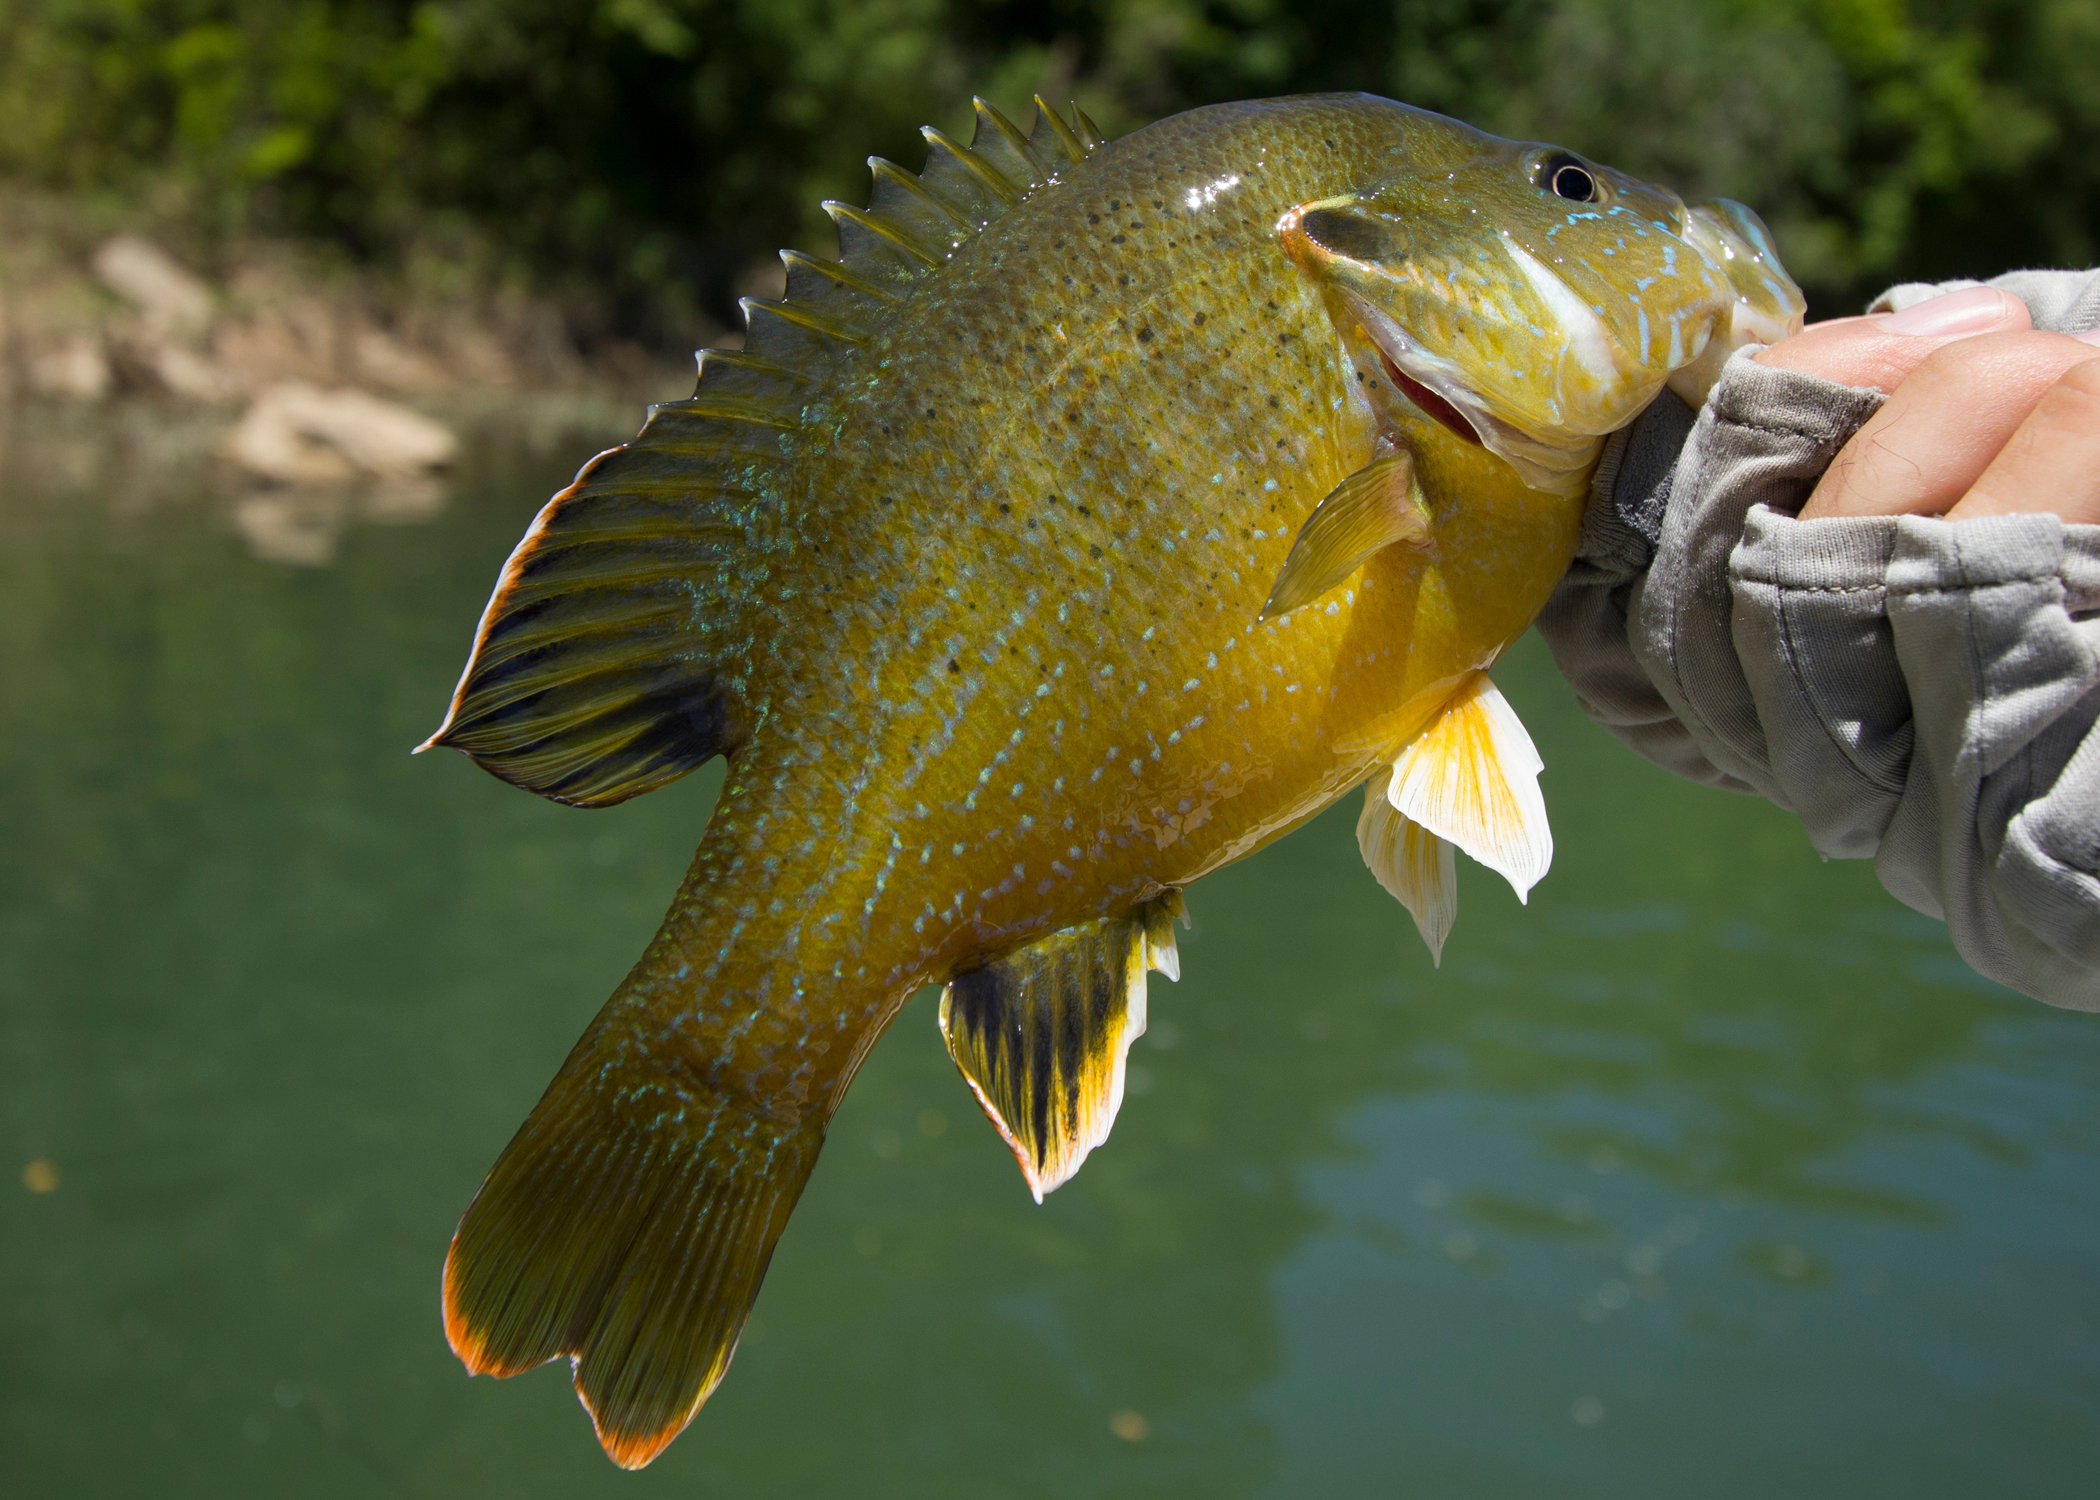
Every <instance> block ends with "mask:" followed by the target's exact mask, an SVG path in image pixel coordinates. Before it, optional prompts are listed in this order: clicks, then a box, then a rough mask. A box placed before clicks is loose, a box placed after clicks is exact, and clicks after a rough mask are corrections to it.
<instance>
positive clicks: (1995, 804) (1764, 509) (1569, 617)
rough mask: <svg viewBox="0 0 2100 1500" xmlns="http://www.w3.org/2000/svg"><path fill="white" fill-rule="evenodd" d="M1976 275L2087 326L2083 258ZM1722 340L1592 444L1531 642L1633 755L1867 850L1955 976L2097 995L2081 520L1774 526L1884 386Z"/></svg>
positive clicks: (2093, 784)
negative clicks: (1565, 553)
mask: <svg viewBox="0 0 2100 1500" xmlns="http://www.w3.org/2000/svg"><path fill="white" fill-rule="evenodd" d="M1990 284H1991V285H1993V286H1998V287H2003V288H2005V289H2006V290H2008V291H2010V292H2012V293H2014V294H2015V295H2016V296H2018V297H2020V298H2021V299H2022V300H2023V301H2025V302H2026V303H2027V305H2028V308H2029V309H2030V311H2031V312H2032V313H2033V315H2034V324H2035V327H2037V328H2042V329H2053V330H2057V331H2060V332H2067V333H2076V332H2082V331H2084V330H2086V329H2089V328H2093V327H2095V326H2100V273H2091V272H2079V273H2073V272H2063V271H2055V272H2052V271H2022V272H2015V273H2013V274H2012V275H2008V276H2001V277H1998V278H1997V279H1996V280H1994V281H1993V282H1991V283H1990ZM1973 285H1976V283H1974V282H1950V283H1947V284H1945V285H1942V286H1937V287H1934V286H1924V285H1918V284H1911V285H1905V286H1899V287H1896V288H1893V289H1892V290H1890V291H1888V292H1885V293H1883V294H1882V296H1881V298H1880V299H1878V300H1877V301H1876V303H1875V304H1874V307H1873V309H1872V310H1874V311H1890V310H1896V309H1900V308H1903V307H1906V306H1909V305H1910V304H1911V303H1914V302H1918V301H1922V300H1923V299H1925V298H1926V297H1929V296H1932V295H1934V294H1936V293H1938V292H1942V291H1952V290H1955V289H1956V288H1958V287H1963V286H1973ZM1749 353H1750V351H1747V350H1746V351H1744V352H1742V353H1739V354H1737V355H1736V356H1735V358H1733V359H1732V360H1731V361H1730V362H1729V364H1728V366H1727V368H1726V370H1725V371H1724V372H1723V374H1722V377H1721V379H1720V381H1719V383H1718V384H1717V385H1716V386H1715V387H1714V391H1713V395H1712V396H1711V398H1710V399H1709V400H1708V402H1707V404H1706V406H1705V407H1704V408H1703V409H1701V410H1700V411H1699V412H1698V413H1696V414H1695V413H1693V412H1692V411H1691V410H1690V409H1689V408H1687V407H1686V406H1685V405H1684V403H1683V402H1681V401H1679V400H1678V399H1677V398H1676V397H1675V396H1672V395H1670V394H1668V393H1667V392H1665V393H1664V395H1663V396H1662V398H1661V399H1660V400H1659V401H1658V402H1657V404H1656V405H1655V406H1653V407H1651V408H1649V410H1648V411H1647V412H1646V413H1645V414H1644V415H1643V416H1642V418H1641V420H1640V421H1639V422H1637V423H1635V424H1634V425H1633V426H1632V427H1631V428H1628V429H1627V430H1626V431H1625V432H1623V433H1620V434H1618V435H1617V436H1615V437H1614V438H1613V439H1612V440H1611V442H1610V444H1609V445H1608V446H1607V448H1606V449H1605V453H1604V457H1603V461H1602V463H1601V464H1600V466H1599V468H1598V471H1597V477H1596V479H1595V481H1594V483H1593V485H1592V487H1591V496H1590V508H1589V512H1588V515H1587V517H1586V519H1585V522H1584V527H1583V539H1582V546H1581V550H1580V553H1579V554H1578V556H1577V558H1576V562H1575V565H1574V567H1573V568H1572V569H1570V570H1569V573H1568V576H1567V577H1566V579H1565V580H1564V581H1563V582H1562V583H1561V585H1560V588H1559V589H1558V590H1557V591H1556V592H1555V593H1554V595H1553V598H1552V600H1551V601H1550V602H1549V603H1548V604H1547V606H1546V609H1545V612H1544V613H1543V614H1541V615H1540V617H1539V629H1540V631H1541V632H1542V633H1543V634H1544V635H1545V637H1546V640H1547V643H1548V644H1549V645H1550V646H1551V647H1552V649H1553V655H1554V659H1555V660H1556V661H1557V662H1558V663H1559V664H1560V668H1561V670H1562V672H1564V673H1565V674H1566V675H1567V677H1568V680H1569V681H1570V682H1571V683H1572V684H1573V685H1574V687H1575V692H1576V695H1577V696H1578V697H1579V698H1580V699H1581V701H1582V705H1583V707H1584V708H1585V709H1586V710H1587V711H1588V712H1589V714H1590V715H1591V717H1593V718H1595V719H1596V720H1598V721H1599V722H1600V723H1602V724H1603V725H1604V726H1605V727H1606V728H1608V729H1610V730H1611V731H1612V732H1613V733H1614V734H1616V735H1618V737H1619V738H1620V739H1622V740H1624V741H1626V743H1627V744H1629V745H1631V746H1632V747H1633V748H1634V749H1635V750H1637V751H1639V752H1640V753H1641V754H1642V755H1645V756H1646V757H1647V758H1648V759H1650V760H1652V761H1654V762H1656V763H1657V764H1658V765H1661V766H1663V767H1665V768H1666V769H1668V770H1671V771H1674V772H1676V773H1677V774H1678V775H1680V776H1686V777H1690V778H1691V779H1692V780H1694V781H1700V782H1704V783H1706V784H1707V785H1709V786H1716V787H1725V788H1727V789H1729V790H1731V791H1741V792H1755V793H1757V794H1759V795H1761V796H1764V797H1767V798H1770V799H1771V800H1772V801H1773V802H1776V803H1778V804H1779V805H1780V806H1781V807H1784V808H1786V809H1788V810H1789V811H1791V812H1793V813H1794V814H1796V815H1797V816H1798V817H1799V818H1800V819H1801V822H1802V824H1803V826H1804V827H1805V828H1806V829H1807V831H1808V837H1809V841H1810V842H1811V843H1812V844H1813V845H1814V846H1815V847H1816V848H1817V849H1818V850H1820V851H1821V852H1822V853H1823V854H1825V855H1827V856H1829V857H1831V858H1833V859H1872V860H1873V861H1874V866H1875V871H1876V873H1877V874H1878V875H1879V876H1880V877H1881V883H1882V884H1883V885H1884V886H1886V887H1887V888H1888V889H1889V891H1890V893H1891V894H1892V895H1894V896H1895V897H1896V899H1897V900H1899V901H1901V902H1903V903H1904V904H1905V905H1906V906H1910V907H1914V908H1916V909H1917V910H1918V911H1922V912H1926V913H1928V914H1930V915H1932V916H1934V917H1939V918H1941V919H1943V920H1944V921H1945V922H1946V923H1947V926H1948V928H1949V930H1950V932H1951V933H1952V935H1953V938H1954V945H1955V947H1956V948H1957V949H1959V950H1960V952H1961V955H1962V957H1963V958H1965V959H1967V960H1968V961H1969V963H1970V964H1972V965H1973V966H1974V967H1975V968H1976V969H1977V970H1978V971H1979V972H1981V973H1983V974H1986V975H1988V976H1990V977H1991V978H1992V979H1995V980H1998V981H1999V982H2001V983H2003V984H2007V985H2010V986H2012V987H2013V988H2014V989H2017V990H2022V991H2024V992H2026V993H2027V994H2029V995H2032V996H2034V997H2035V998H2036V999H2039V1000H2046V1001H2048V1002H2049V1003H2050V1004H2052V1005H2063V1006H2069V1007H2071V1008H2073V1009H2077V1010H2100V734H2095V733H2094V732H2093V730H2094V723H2095V720H2096V718H2100V618H2096V617H2095V616H2096V612H2100V526H2070V525H2065V524H2064V523H2063V522H2061V521H2059V520H2058V519H2057V518H2056V517H2054V516H2050V515H2026V516H1995V517H1986V518H1981V519H1977V520H1971V521H1955V522H1950V521H1943V520H1939V519H1936V518H1925V517H1918V516H1902V517H1846V518H1839V519H1827V520H1817V521H1801V520H1796V519H1795V516H1796V514H1797V512H1799V510H1800V509H1801V506H1802V505H1803V503H1805V502H1806V500H1807V499H1808V495H1809V492H1810V491H1811V490H1812V489H1814V488H1815V483H1816V480H1817V479H1818V478H1819V477H1820V476H1821V475H1822V473H1823V470H1824V469H1825V468H1827V467H1828V466H1829V464H1830V461H1831V459H1832V458H1833V457H1835V456H1836V454H1837V451H1838V449H1840V448H1841V447H1843V446H1844V444H1845V442H1846V440H1847V439H1848V438H1850V437H1851V436H1852V435H1853V434H1854V433H1855V432H1857V431H1858V430H1859V428H1860V425H1861V424H1862V423H1864V422H1865V421H1866V420H1867V418H1868V417H1870V416H1872V415H1873V414H1874V412H1875V411H1876V410H1877V409H1879V407H1880V405H1881V403H1882V401H1883V399H1884V397H1883V396H1882V395H1881V393H1880V392H1878V391H1872V390H1855V389H1852V388H1850V387H1847V386H1841V385H1836V384H1833V383H1831V382H1830V381H1827V380H1821V379H1818V378H1816V377H1814V376H1810V375H1803V374H1799V373H1797V372H1794V371H1788V370H1775V369H1769V368H1767V367H1766V366H1764V365H1760V364H1757V363H1756V362H1755V361H1753V360H1751V359H1750V358H1749V357H1748V356H1749Z"/></svg>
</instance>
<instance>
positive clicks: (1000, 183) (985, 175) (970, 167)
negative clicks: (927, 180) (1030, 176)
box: [919, 125, 1025, 228]
mask: <svg viewBox="0 0 2100 1500" xmlns="http://www.w3.org/2000/svg"><path fill="white" fill-rule="evenodd" d="M919 134H921V135H923V136H925V137H926V143H927V144H928V145H929V146H931V147H933V148H934V149H933V153H932V154H931V155H930V156H929V157H928V158H927V161H926V170H925V172H923V173H922V174H920V175H921V176H922V177H932V176H933V175H934V172H935V171H936V170H937V166H938V164H939V163H940V161H941V160H942V155H941V153H943V152H945V153H947V158H948V159H950V160H953V161H954V163H955V164H956V165H957V166H959V167H961V168H962V169H963V171H965V172H967V173H969V174H970V176H971V177H972V178H974V179H976V180H977V181H978V182H980V183H982V184H983V185H984V190H985V191H986V192H988V193H990V194H991V195H992V196H993V197H994V198H996V199H998V200H999V207H1000V208H1012V207H1013V206H1014V205H1015V204H1016V203H1019V202H1020V201H1021V194H1022V192H1023V191H1024V190H1025V189H1024V187H1023V186H1022V185H1021V184H1018V183H1014V182H1010V181H1008V180H1007V176H1006V174H1005V173H1004V172H1002V171H1000V170H999V169H998V168H997V167H995V166H993V165H992V164H991V163H990V162H988V161H986V160H985V159H984V158H983V157H982V156H980V155H978V153H976V152H975V151H972V150H971V149H970V148H969V147H968V146H964V145H959V144H958V143H957V142H956V141H955V140H953V139H952V138H951V137H949V136H948V135H947V134H945V133H944V132H942V131H939V130H936V129H934V128H933V127H932V126H931V125H926V126H922V127H920V130H919ZM990 221H991V216H989V215H988V216H987V217H986V219H985V223H989V222H990ZM978 227H979V228H982V227H983V225H982V224H980V225H979V226H978Z"/></svg>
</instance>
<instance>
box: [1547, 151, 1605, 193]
mask: <svg viewBox="0 0 2100 1500" xmlns="http://www.w3.org/2000/svg"><path fill="white" fill-rule="evenodd" d="M1539 186H1540V187H1542V188H1544V189H1545V190H1546V191H1547V192H1549V193H1551V194H1553V196H1554V197H1556V198H1566V199H1567V200H1568V201H1569V202H1571V203H1595V202H1596V201H1597V196H1598V194H1597V175H1596V174H1595V173H1594V172H1592V171H1591V170H1590V169H1589V168H1588V167H1585V166H1584V165H1583V164H1582V163H1581V162H1579V161H1577V160H1576V159H1575V158H1574V157H1572V156H1569V155H1568V154H1566V153H1565V152H1563V153H1561V154H1560V155H1558V156H1549V157H1547V158H1546V159H1545V160H1544V161H1542V162H1540V163H1539Z"/></svg>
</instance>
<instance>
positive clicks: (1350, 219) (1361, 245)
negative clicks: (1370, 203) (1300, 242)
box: [1301, 208, 1392, 260]
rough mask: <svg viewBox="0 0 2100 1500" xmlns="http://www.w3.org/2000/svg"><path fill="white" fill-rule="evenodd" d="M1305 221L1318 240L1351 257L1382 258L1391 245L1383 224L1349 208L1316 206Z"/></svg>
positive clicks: (1303, 221) (1359, 258) (1355, 258)
mask: <svg viewBox="0 0 2100 1500" xmlns="http://www.w3.org/2000/svg"><path fill="white" fill-rule="evenodd" d="M1301 222H1302V224H1303V227H1304V229H1305V232H1306V234H1308V235H1310V236H1311V237H1312V240H1313V243H1314V244H1317V245H1320V246H1322V247H1324V248H1326V249H1328V250H1332V251H1333V252H1334V253H1335V254H1336V255H1346V256H1348V257H1349V259H1351V260H1378V259H1379V258H1381V257H1382V256H1384V255H1385V253H1386V252H1387V250H1388V249H1389V248H1390V247H1391V243H1392V242H1391V240H1390V239H1389V238H1388V237H1387V235H1386V232H1385V226H1384V225H1383V224H1381V223H1379V222H1378V221H1377V220H1376V219H1372V218H1367V217H1365V216H1364V215H1363V214H1359V213H1351V212H1350V211H1349V210H1348V209H1346V208H1316V209H1314V210H1313V211H1312V212H1311V213H1309V214H1307V215H1306V216H1305V218H1304V219H1303V220H1302V221H1301Z"/></svg>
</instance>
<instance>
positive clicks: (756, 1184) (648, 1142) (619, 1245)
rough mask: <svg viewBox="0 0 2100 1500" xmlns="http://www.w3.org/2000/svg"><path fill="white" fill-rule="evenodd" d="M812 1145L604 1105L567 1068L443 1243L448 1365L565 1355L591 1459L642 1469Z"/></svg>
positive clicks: (687, 1391)
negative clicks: (596, 1453) (455, 1359)
mask: <svg viewBox="0 0 2100 1500" xmlns="http://www.w3.org/2000/svg"><path fill="white" fill-rule="evenodd" d="M674 1093H675V1094H676V1095H677V1096H676V1097H674V1096H673V1095H674ZM644 1122H649V1123H644ZM822 1137H823V1132H822V1127H821V1123H816V1124H803V1125H782V1124H781V1123H780V1122H778V1121H774V1120H771V1119H764V1118H755V1117H751V1116H747V1115H743V1114H741V1113H740V1112H738V1111H736V1110H734V1109H732V1108H731V1107H730V1106H729V1105H728V1104H726V1103H725V1102H723V1101H720V1100H714V1099H707V1098H697V1097H690V1096H687V1095H685V1094H684V1093H683V1091H674V1090H673V1089H672V1088H671V1087H670V1086H669V1085H668V1084H663V1083H658V1084H655V1085H652V1086H649V1087H646V1088H643V1089H639V1090H635V1091H633V1092H631V1093H629V1094H626V1095H621V1096H614V1097H610V1098H609V1097H607V1096H606V1095H605V1094H604V1093H603V1092H601V1090H600V1088H599V1086H598V1075H597V1073H596V1071H595V1069H594V1068H593V1069H592V1070H591V1071H589V1072H585V1071H584V1070H583V1069H579V1068H576V1067H575V1066H574V1060H573V1059H572V1064H571V1067H569V1068H564V1070H563V1072H562V1075H561V1076H560V1077H558V1078H556V1080H555V1082H554V1084H553V1086H552V1087H550V1088H549V1089H548V1091H547V1094H546V1096H545V1097H544V1098H543V1099H541V1101H540V1103H539V1106H538V1107H537V1108H536V1109H534V1110H533V1112H532V1114H531V1116H530V1117H529V1118H527V1120H526V1121H525V1124H524V1126H523V1127H522V1128H521V1129H520V1130H519V1131H518V1134H517V1136H516V1137H515V1138H514V1139H513V1140H512V1141H511V1143H510V1145H509V1146H508V1147H506V1148H505V1149H504V1152H503V1154H502V1156H500V1157H499V1158H497V1161H496V1165H495V1167H494V1168H493V1169H491V1171H490V1172H489V1175H488V1180H487V1181H486V1182H484V1183H483V1184H482V1187H481V1191H480V1192H479V1193H477V1194H476V1195H475V1198H474V1201H473V1203H472V1204H470V1205H469V1206H468V1208H467V1211H466V1214H465V1215H464V1216H463V1217H462V1218H461V1220H460V1223H459V1229H458V1231H457V1233H455V1234H454V1235H453V1238H452V1247H451V1250H450V1251H449V1252H448V1253H447V1255H446V1257H445V1280H444V1312H445V1337H446V1339H447V1340H448V1341H449V1342H450V1343H451V1345H452V1352H453V1353H455V1354H457V1355H458V1356H459V1358H460V1361H461V1363H463V1364H465V1365H466V1367H467V1370H468V1372H469V1373H470V1374H474V1375H496V1376H508V1375H516V1374H519V1373H521V1372H522V1371H525V1370H529V1369H532V1368H534V1367H536V1366H538V1365H542V1364H545V1363H547V1362H548V1361H549V1360H552V1359H557V1358H560V1357H561V1356H563V1355H567V1356H568V1358H569V1362H570V1366H571V1371H572V1376H573V1380H574V1384H575V1386H576V1394H577V1396H578V1398H579V1399H581V1400H582V1402H583V1405H584V1408H585V1409H586V1410H587V1411H589V1412H590V1414H591V1422H592V1424H593V1426H594V1427H595V1428H596V1429H597V1433H598V1442H599V1444H600V1445H601V1446H602V1447H603V1448H604V1449H605V1452H606V1455H607V1456H608V1457H609V1458H611V1459H612V1461H613V1462H614V1463H616V1464H619V1465H620V1466H621V1467H622V1468H627V1469H638V1468H641V1467H642V1466H643V1465H644V1464H646V1463H648V1462H649V1461H650V1460H651V1459H653V1458H655V1457H656V1455H657V1454H658V1453H660V1452H662V1451H663V1449H664V1448H665V1446H666V1445H668V1444H669V1443H670V1441H671V1440H672V1439H673V1438H675V1437H676V1436H678V1434H679V1433H680V1432H682V1431H683V1430H684V1429H685V1426H686V1424H687V1423H688V1422H690V1421H691V1420H692V1419H693V1417H694V1415H695V1414H696V1413H698V1411H699V1410H700V1407H701V1405H702V1403H704V1402H705V1401H706V1400H707V1397H708V1393H709V1392H711V1391H712V1390H713V1389H714V1387H715V1385H716V1383H717V1382H718V1381H720V1380H721V1378H722V1375H723V1373H724V1372H725V1371H726V1370H727V1369H728V1368H729V1361H730V1357H731V1355H733V1354H734V1353H735V1350H736V1341H737V1337H738V1335H739V1334H741V1333H742V1331H743V1327H744V1320H745V1318H746V1317H748V1316H749V1314H750V1311H751V1305H752V1303H753V1302H754V1301H755V1300H756V1299H757V1296H758V1289H759V1284H760V1283H761V1282H762V1281H763V1280H764V1279H765V1273H766V1265H767V1263H768V1262H769V1261H770V1260H771V1259H772V1255H773V1246H774V1244H775V1243H776V1242H777V1241H778V1240H779V1238H780V1233H781V1231H782V1230H783V1229H784V1228H786V1226H787V1219H788V1215H789V1213H790V1212H791V1211H792V1210H793V1208H794V1205H795V1200H796V1199H797V1198H798V1197H800V1196H801V1193H802V1186H803V1184H804V1183H805V1182H806V1181H808V1178H809V1173H810V1168H811V1167H812V1166H814V1165H815V1162H816V1156H817V1150H818V1147H819V1146H820V1145H821V1144H822Z"/></svg>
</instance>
